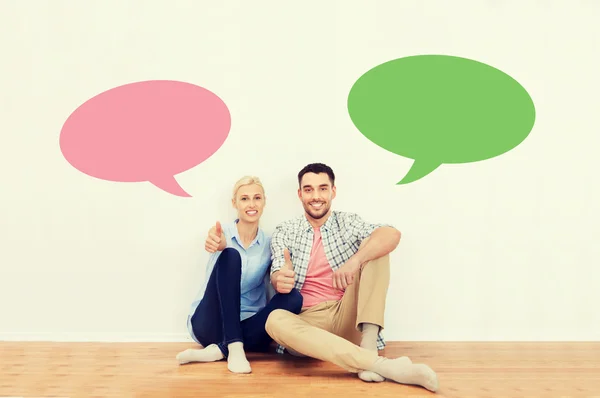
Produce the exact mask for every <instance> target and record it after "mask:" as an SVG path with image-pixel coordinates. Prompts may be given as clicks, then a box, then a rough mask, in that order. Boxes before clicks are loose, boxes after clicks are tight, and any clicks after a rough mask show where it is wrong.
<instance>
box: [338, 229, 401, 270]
mask: <svg viewBox="0 0 600 398" xmlns="http://www.w3.org/2000/svg"><path fill="white" fill-rule="evenodd" d="M401 236H402V234H401V233H400V231H398V230H397V229H396V228H394V227H390V226H383V227H378V228H375V229H374V230H373V232H372V233H371V235H370V236H369V237H368V239H367V240H366V242H365V244H364V245H362V247H361V248H359V249H358V251H357V252H356V253H355V254H354V255H353V256H352V257H350V259H351V260H353V261H357V262H358V264H360V265H361V266H362V265H363V264H364V263H366V262H368V261H371V260H374V259H376V258H379V257H383V256H385V255H386V254H389V253H391V252H392V251H393V250H394V249H395V248H396V247H398V244H399V243H400V238H401Z"/></svg>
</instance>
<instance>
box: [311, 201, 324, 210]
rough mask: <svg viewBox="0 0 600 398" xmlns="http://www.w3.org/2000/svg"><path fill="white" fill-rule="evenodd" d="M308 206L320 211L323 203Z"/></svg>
mask: <svg viewBox="0 0 600 398" xmlns="http://www.w3.org/2000/svg"><path fill="white" fill-rule="evenodd" d="M310 205H311V206H312V207H314V208H315V209H320V208H321V207H323V202H313V203H311V204H310Z"/></svg>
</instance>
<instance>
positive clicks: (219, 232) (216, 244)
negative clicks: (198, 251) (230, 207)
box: [204, 221, 227, 253]
mask: <svg viewBox="0 0 600 398" xmlns="http://www.w3.org/2000/svg"><path fill="white" fill-rule="evenodd" d="M226 247H227V239H225V235H224V234H223V228H221V223H220V222H218V221H217V224H216V225H215V226H214V227H212V228H211V229H209V230H208V237H207V238H206V243H205V244H204V248H205V249H206V251H207V252H209V253H214V252H216V251H220V252H221V251H223V250H225V248H226Z"/></svg>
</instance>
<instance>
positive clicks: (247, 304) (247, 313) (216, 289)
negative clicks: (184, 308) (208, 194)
mask: <svg viewBox="0 0 600 398" xmlns="http://www.w3.org/2000/svg"><path fill="white" fill-rule="evenodd" d="M232 204H233V206H234V208H235V209H236V210H237V219H236V220H235V221H233V222H231V223H227V224H224V225H223V226H221V224H220V223H219V222H217V223H216V225H215V226H213V227H212V228H211V229H210V230H209V232H208V238H207V239H206V243H205V249H206V250H207V251H208V252H209V253H212V254H211V256H210V258H209V261H208V264H207V268H206V278H205V282H204V284H203V286H202V287H201V289H200V291H199V292H198V294H197V295H196V298H195V299H194V301H193V302H192V305H191V308H190V312H189V315H188V322H187V324H188V331H189V333H190V335H191V336H192V338H193V339H194V341H196V342H197V343H198V344H200V345H201V346H203V348H202V349H188V350H185V351H183V352H181V353H179V354H178V355H177V360H178V361H179V363H180V364H184V363H188V362H214V361H220V360H222V359H225V358H227V368H228V369H229V370H230V371H231V372H233V373H250V372H251V371H252V369H251V367H250V363H249V362H248V359H247V358H246V353H245V352H246V351H248V352H265V351H267V350H268V348H269V345H270V344H271V342H272V339H271V337H270V336H269V335H268V334H267V332H266V330H265V323H266V321H267V318H268V316H269V314H270V313H271V312H272V311H273V310H275V309H282V310H287V311H290V312H292V313H295V314H298V313H300V310H301V309H302V296H301V295H300V292H299V291H298V290H296V289H292V290H291V291H290V292H289V293H284V294H282V293H277V294H275V296H274V297H273V298H272V299H271V300H270V301H268V299H267V287H269V283H268V281H269V278H268V275H269V273H270V272H269V271H270V266H271V237H270V236H267V234H266V233H265V232H264V231H263V230H262V229H261V228H260V227H259V220H260V217H261V215H262V213H263V209H264V206H265V192H264V188H263V185H262V183H261V181H260V179H259V178H257V177H252V176H250V177H244V178H242V179H240V180H239V181H238V182H237V183H236V184H235V186H234V189H233V198H232Z"/></svg>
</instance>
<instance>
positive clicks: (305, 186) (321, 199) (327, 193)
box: [298, 173, 335, 220]
mask: <svg viewBox="0 0 600 398" xmlns="http://www.w3.org/2000/svg"><path fill="white" fill-rule="evenodd" d="M298 197H299V198H300V201H301V202H302V206H304V211H306V213H307V214H308V215H309V216H310V217H312V218H313V219H315V220H318V219H320V218H322V217H324V216H326V215H327V214H328V213H329V209H330V208H331V201H332V200H333V199H334V198H335V187H334V186H332V185H331V181H330V180H329V176H328V175H327V173H319V174H315V173H306V174H304V176H303V177H302V181H301V182H300V188H299V189H298Z"/></svg>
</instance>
